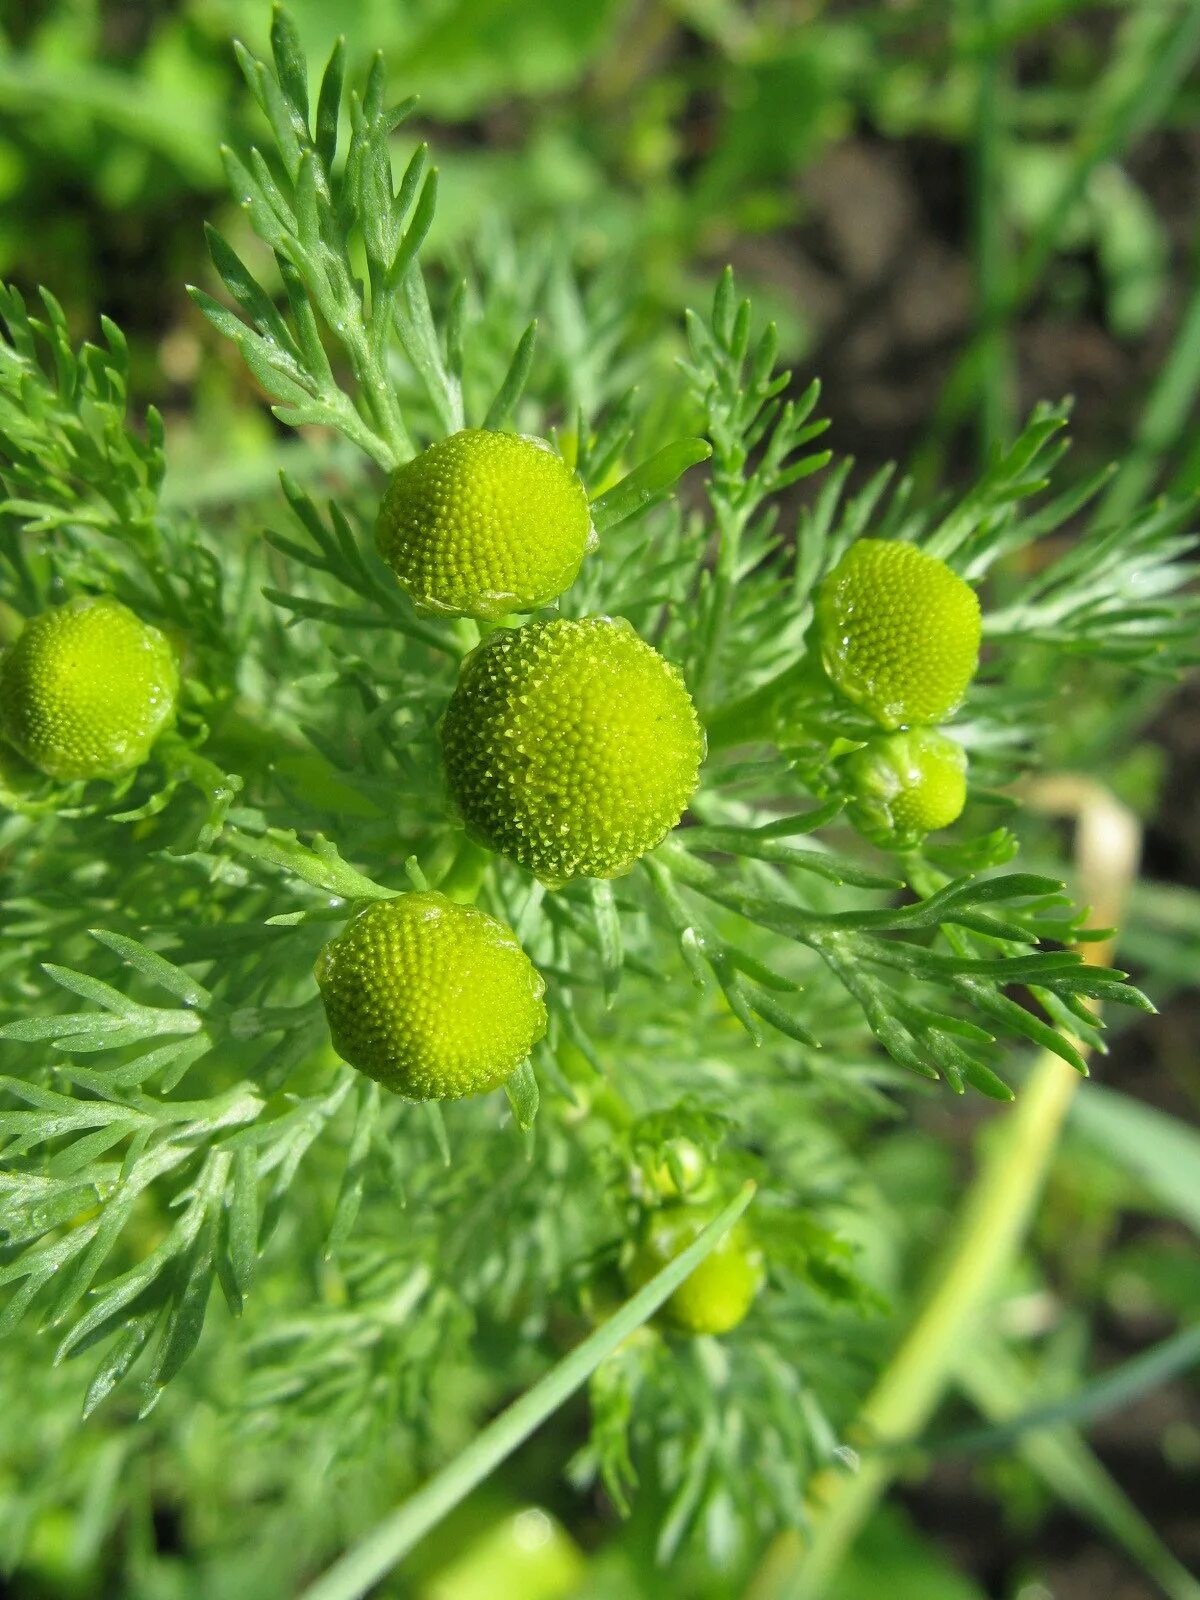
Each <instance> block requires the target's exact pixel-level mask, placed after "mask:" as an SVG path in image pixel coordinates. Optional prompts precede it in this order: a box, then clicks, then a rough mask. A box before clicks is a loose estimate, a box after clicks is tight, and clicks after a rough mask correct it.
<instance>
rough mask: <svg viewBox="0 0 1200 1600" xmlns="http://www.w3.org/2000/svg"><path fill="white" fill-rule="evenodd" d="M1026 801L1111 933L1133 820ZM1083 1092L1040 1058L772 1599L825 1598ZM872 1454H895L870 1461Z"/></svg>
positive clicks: (958, 1351) (979, 1308) (1078, 787)
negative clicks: (855, 1462)
mask: <svg viewBox="0 0 1200 1600" xmlns="http://www.w3.org/2000/svg"><path fill="white" fill-rule="evenodd" d="M1028 798H1029V800H1030V802H1031V803H1032V804H1034V805H1036V806H1037V807H1038V808H1039V809H1040V810H1043V811H1046V812H1048V813H1051V814H1056V815H1066V816H1070V817H1073V818H1074V819H1075V820H1076V822H1077V830H1076V858H1077V862H1078V868H1079V877H1080V880H1081V884H1082V888H1083V894H1084V898H1085V899H1087V900H1090V902H1091V903H1092V906H1093V909H1094V912H1095V914H1096V916H1097V918H1098V920H1099V922H1100V925H1101V926H1112V925H1113V924H1115V923H1116V922H1117V921H1118V920H1119V916H1120V911H1121V908H1122V905H1123V903H1124V900H1125V897H1126V895H1127V893H1128V890H1129V887H1130V885H1131V883H1132V882H1133V880H1134V878H1135V876H1136V873H1137V858H1138V845H1139V838H1140V835H1139V830H1138V826H1137V822H1136V820H1135V819H1134V818H1133V817H1131V816H1130V815H1129V813H1127V812H1126V811H1125V810H1124V808H1123V807H1121V806H1119V805H1118V804H1117V802H1115V801H1114V800H1113V799H1112V797H1111V796H1110V795H1109V794H1108V793H1107V791H1105V790H1103V789H1101V788H1100V787H1099V786H1097V785H1095V784H1092V783H1091V782H1089V781H1088V780H1086V779H1080V778H1077V777H1075V776H1074V775H1072V774H1060V775H1054V776H1049V777H1047V778H1045V779H1042V780H1040V782H1039V784H1038V785H1035V786H1032V787H1031V789H1030V791H1029V796H1028ZM1110 955H1111V941H1105V942H1103V943H1098V944H1086V945H1084V946H1083V956H1084V959H1085V960H1086V961H1088V962H1090V963H1094V964H1099V965H1103V964H1105V963H1106V962H1107V961H1108V959H1109V957H1110ZM1081 1049H1082V1047H1081ZM1085 1053H1086V1052H1085ZM1079 1082H1080V1079H1079V1077H1078V1075H1077V1074H1076V1073H1075V1072H1074V1071H1073V1070H1072V1069H1071V1068H1070V1067H1068V1066H1067V1065H1066V1063H1065V1062H1063V1061H1061V1060H1060V1059H1059V1058H1058V1057H1057V1056H1056V1055H1053V1054H1051V1053H1050V1052H1048V1051H1045V1052H1042V1054H1040V1055H1039V1057H1038V1059H1037V1062H1036V1065H1035V1067H1034V1070H1033V1072H1032V1073H1031V1075H1030V1077H1029V1079H1028V1080H1027V1082H1026V1084H1025V1086H1024V1088H1023V1089H1022V1091H1021V1095H1020V1097H1019V1099H1018V1101H1017V1103H1016V1105H1015V1107H1014V1108H1013V1109H1012V1110H1011V1111H1009V1112H1008V1113H1006V1114H1005V1119H1004V1122H1003V1124H1002V1126H1001V1128H1000V1129H999V1130H998V1131H999V1135H1000V1136H999V1137H998V1138H997V1139H996V1140H995V1141H994V1142H993V1143H992V1144H991V1145H990V1147H989V1149H988V1151H987V1154H986V1155H985V1157H984V1160H983V1163H982V1166H981V1168H980V1171H979V1173H978V1175H977V1177H976V1179H975V1181H974V1183H973V1184H972V1187H971V1189H970V1191H969V1193H968V1195H967V1197H966V1200H965V1202H964V1204H963V1208H962V1211H961V1212H960V1214H959V1220H958V1223H957V1226H956V1229H955V1232H954V1236H953V1238H952V1241H951V1243H950V1245H949V1248H948V1250H947V1252H946V1254H945V1256H944V1258H943V1261H942V1264H941V1267H940V1270H939V1271H938V1272H937V1273H936V1274H935V1277H934V1281H933V1287H932V1290H931V1292H930V1294H929V1296H928V1298H927V1300H926V1301H925V1304H924V1306H923V1308H922V1310H921V1311H920V1312H919V1314H918V1316H917V1317H916V1320H915V1321H914V1322H913V1324H912V1325H911V1327H910V1328H909V1330H908V1333H907V1334H906V1336H905V1338H904V1339H903V1341H902V1342H901V1345H900V1348H899V1349H898V1350H897V1351H896V1353H895V1355H894V1356H893V1357H892V1359H891V1361H890V1362H889V1364H888V1366H887V1368H886V1370H885V1371H884V1373H883V1375H882V1376H881V1377H880V1379H879V1381H878V1383H877V1384H876V1386H875V1389H874V1390H873V1392H872V1393H871V1395H870V1396H869V1397H868V1399H867V1401H866V1403H865V1404H864V1406H863V1408H862V1411H861V1412H860V1414H859V1419H858V1430H859V1432H860V1434H861V1444H862V1447H863V1449H864V1457H863V1460H862V1464H861V1466H860V1468H859V1470H858V1472H857V1473H856V1474H855V1475H854V1476H853V1477H847V1476H846V1475H845V1474H844V1473H842V1472H834V1471H832V1470H831V1471H827V1472H826V1473H824V1474H822V1475H821V1476H820V1477H819V1478H818V1479H817V1480H816V1482H815V1483H814V1486H813V1489H812V1493H811V1501H812V1519H813V1523H814V1532H813V1534H812V1537H811V1539H810V1540H809V1541H808V1544H807V1547H806V1548H805V1549H804V1551H803V1553H802V1555H801V1557H800V1560H799V1563H798V1564H797V1565H796V1566H795V1567H794V1568H793V1569H792V1570H791V1572H790V1573H789V1575H788V1576H787V1577H786V1578H785V1579H784V1580H783V1582H782V1583H781V1584H780V1585H779V1586H778V1588H777V1589H776V1591H775V1594H776V1600H821V1597H822V1596H824V1595H826V1594H827V1593H828V1590H829V1583H830V1580H831V1578H832V1577H833V1575H834V1574H835V1573H836V1572H837V1570H838V1567H839V1566H840V1565H841V1562H842V1560H843V1558H844V1556H845V1555H846V1553H847V1551H848V1550H849V1549H850V1547H851V1545H852V1544H853V1543H854V1540H855V1538H856V1537H857V1535H858V1533H859V1531H860V1529H861V1528H862V1526H863V1524H864V1523H865V1522H866V1521H867V1519H868V1517H869V1516H870V1515H871V1513H872V1511H873V1510H874V1509H875V1506H876V1504H877V1502H878V1501H879V1499H880V1498H881V1496H882V1495H883V1494H884V1492H885V1491H886V1489H887V1487H888V1485H889V1484H890V1483H891V1481H892V1479H893V1477H894V1476H895V1474H896V1472H897V1470H898V1469H899V1466H900V1464H901V1462H902V1459H903V1453H902V1452H900V1451H897V1450H896V1449H895V1448H894V1447H895V1446H896V1445H898V1444H904V1443H908V1442H911V1441H912V1440H914V1439H915V1438H917V1437H918V1436H919V1435H920V1433H921V1432H922V1431H923V1429H924V1427H925V1425H926V1424H927V1422H928V1421H929V1418H930V1417H931V1416H932V1414H933V1411H934V1409H935V1407H936V1406H937V1404H938V1402H939V1400H940V1399H941V1396H942V1394H943V1392H944V1391H945V1389H946V1387H947V1386H948V1384H949V1383H950V1381H951V1380H952V1378H953V1376H954V1374H955V1372H956V1370H957V1368H958V1365H959V1362H960V1361H961V1359H962V1351H963V1348H964V1345H965V1342H966V1341H967V1340H968V1339H969V1337H970V1334H971V1330H972V1328H973V1326H974V1324H975V1323H976V1321H977V1319H978V1318H979V1317H980V1316H981V1315H982V1314H983V1312H984V1311H985V1309H986V1308H987V1306H988V1304H989V1303H990V1301H991V1300H992V1298H993V1296H994V1295H995V1292H996V1286H997V1284H998V1282H999V1281H1000V1279H1001V1278H1002V1276H1003V1275H1004V1273H1005V1272H1006V1271H1007V1270H1008V1267H1009V1265H1010V1263H1011V1262H1012V1260H1013V1258H1014V1257H1015V1255H1016V1253H1017V1250H1018V1248H1019V1246H1020V1243H1021V1241H1022V1239H1023V1238H1024V1235H1025V1232H1026V1229H1027V1227H1028V1224H1029V1220H1030V1218H1031V1216H1032V1214H1033V1210H1034V1206H1035V1205H1036V1203H1037V1199H1038V1196H1039V1194H1040V1192H1041V1189H1042V1185H1043V1183H1044V1181H1045V1178H1046V1174H1047V1172H1048V1170H1049V1168H1050V1164H1051V1161H1052V1159H1053V1156H1054V1150H1055V1147H1056V1144H1057V1141H1058V1135H1059V1132H1060V1130H1061V1128H1062V1124H1063V1119H1064V1117H1065V1115H1066V1112H1067V1109H1068V1107H1069V1105H1070V1103H1071V1097H1072V1095H1073V1094H1074V1092H1075V1089H1076V1086H1077V1085H1078V1083H1079ZM876 1444H878V1445H887V1446H890V1447H893V1448H890V1449H886V1450H882V1449H881V1450H879V1451H877V1452H876V1453H871V1446H872V1445H876Z"/></svg>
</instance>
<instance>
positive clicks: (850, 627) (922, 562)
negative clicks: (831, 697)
mask: <svg viewBox="0 0 1200 1600" xmlns="http://www.w3.org/2000/svg"><path fill="white" fill-rule="evenodd" d="M816 613H817V636H818V641H819V644H820V649H821V660H822V662H823V664H824V667H825V671H826V672H827V673H828V675H829V677H830V678H831V679H832V681H833V682H834V684H835V685H836V686H837V687H838V688H839V689H840V690H841V691H842V693H843V694H844V695H846V696H847V698H848V699H850V700H853V701H854V702H855V704H856V705H859V706H861V707H862V708H863V710H864V711H866V712H867V713H868V714H869V715H870V716H872V717H874V719H875V721H876V722H878V723H880V724H881V726H883V727H885V728H902V727H907V726H910V725H913V724H917V725H920V724H927V723H932V722H941V721H942V720H943V719H944V718H945V717H947V716H949V715H950V713H951V712H952V711H954V710H955V708H956V707H957V706H958V705H959V703H960V702H961V700H962V697H963V695H964V694H965V693H966V691H967V685H968V684H969V683H970V681H971V679H972V677H973V676H974V674H975V669H976V667H977V666H978V665H979V636H980V627H981V623H980V615H979V601H978V599H977V598H976V596H975V591H974V590H973V589H972V588H971V587H970V585H969V584H966V583H964V582H963V580H962V579H961V578H960V577H959V576H958V574H957V573H954V572H951V570H950V568H949V567H948V566H947V565H946V563H945V562H944V561H939V560H938V558H937V557H936V556H930V555H926V553H925V552H924V551H923V550H918V549H917V548H916V546H915V545H911V544H901V543H899V542H897V541H893V540H886V539H860V540H859V541H858V543H857V544H853V545H851V547H850V549H849V550H848V551H847V552H846V554H845V555H844V556H843V557H842V559H841V561H839V562H838V564H837V566H836V567H834V569H833V571H832V572H830V573H829V574H828V576H827V577H826V578H825V579H824V581H823V582H822V584H821V587H820V589H819V590H818V591H817V604H816Z"/></svg>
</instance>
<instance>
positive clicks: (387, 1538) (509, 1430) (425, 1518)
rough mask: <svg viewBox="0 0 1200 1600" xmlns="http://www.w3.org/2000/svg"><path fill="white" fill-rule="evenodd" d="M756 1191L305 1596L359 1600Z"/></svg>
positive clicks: (694, 1262) (668, 1289) (645, 1312)
mask: <svg viewBox="0 0 1200 1600" xmlns="http://www.w3.org/2000/svg"><path fill="white" fill-rule="evenodd" d="M753 1198H754V1185H753V1184H752V1183H748V1184H746V1185H745V1186H744V1187H743V1188H742V1190H741V1191H740V1193H739V1194H738V1195H737V1197H736V1198H735V1199H734V1200H731V1201H730V1203H729V1204H728V1205H727V1206H726V1207H725V1209H724V1210H723V1211H722V1212H721V1213H720V1215H719V1216H717V1217H714V1218H713V1220H712V1221H711V1222H710V1223H709V1224H708V1226H707V1227H706V1228H705V1229H704V1231H703V1232H702V1233H700V1234H698V1235H697V1237H696V1239H695V1240H694V1241H693V1243H692V1244H690V1245H689V1246H688V1248H687V1249H686V1250H685V1251H684V1252H683V1254H682V1255H679V1256H676V1258H675V1259H674V1261H672V1262H670V1263H669V1264H668V1265H667V1266H666V1267H664V1268H663V1270H662V1271H661V1272H660V1273H659V1274H658V1276H657V1277H656V1278H652V1279H651V1280H650V1282H649V1283H648V1284H646V1285H645V1287H644V1288H642V1289H639V1290H638V1292H637V1294H635V1295H634V1296H633V1298H632V1299H631V1300H627V1301H626V1302H625V1304H624V1305H623V1306H622V1307H621V1309H620V1310H619V1311H618V1312H617V1313H616V1314H615V1315H614V1316H612V1317H610V1318H609V1320H608V1321H607V1322H606V1323H604V1324H603V1325H602V1326H601V1327H599V1328H597V1329H596V1331H595V1332H594V1333H592V1334H590V1335H589V1337H588V1338H586V1339H585V1340H584V1341H583V1343H582V1344H581V1345H578V1346H577V1347H576V1348H575V1349H574V1350H572V1351H571V1353H570V1355H568V1356H566V1357H565V1358H564V1359H563V1360H562V1361H560V1362H559V1363H558V1365H557V1366H556V1367H554V1368H553V1369H552V1370H551V1371H550V1372H548V1373H547V1374H546V1376H545V1377H544V1378H542V1379H541V1380H540V1382H538V1383H535V1384H534V1386H533V1388H532V1389H530V1390H528V1391H527V1392H526V1393H525V1394H523V1395H522V1396H521V1398H520V1399H519V1400H516V1401H514V1402H513V1404H512V1405H511V1406H509V1407H508V1409H507V1410H506V1411H502V1412H501V1413H500V1415H499V1416H498V1417H497V1418H496V1419H495V1421H494V1422H491V1423H489V1425H488V1426H487V1427H486V1428H484V1429H483V1431H482V1432H481V1433H480V1434H478V1435H477V1436H476V1437H475V1438H474V1439H473V1440H472V1441H471V1443H470V1444H469V1445H468V1446H467V1447H466V1449H465V1450H463V1451H460V1453H459V1454H458V1455H457V1456H456V1457H455V1459H454V1460H453V1461H452V1462H451V1463H450V1465H449V1466H447V1467H445V1468H444V1469H443V1470H442V1471H441V1472H439V1473H437V1474H436V1475H435V1476H434V1477H432V1478H431V1479H430V1480H429V1482H428V1483H427V1484H426V1485H425V1486H424V1488H422V1489H419V1490H418V1491H417V1493H416V1494H414V1495H413V1496H412V1497H411V1499H409V1500H407V1501H406V1502H405V1503H404V1505H402V1506H400V1508H399V1509H398V1510H396V1511H394V1512H393V1513H392V1514H391V1515H390V1516H389V1517H386V1518H385V1519H384V1520H383V1521H382V1522H381V1523H380V1524H379V1525H378V1526H377V1527H376V1528H375V1529H374V1530H373V1531H372V1532H371V1533H369V1534H368V1535H367V1537H366V1538H365V1539H363V1540H362V1541H361V1543H360V1544H358V1545H356V1546H355V1547H354V1549H353V1550H351V1551H349V1552H348V1553H347V1554H346V1555H344V1556H343V1557H342V1558H341V1559H340V1560H339V1561H336V1562H335V1563H334V1565H333V1566H332V1567H330V1569H329V1570H328V1572H326V1573H325V1574H324V1576H323V1577H321V1578H318V1579H317V1581H316V1582H315V1583H314V1584H312V1585H310V1587H309V1588H307V1589H305V1590H304V1592H303V1594H302V1595H301V1597H300V1600H359V1597H360V1596H362V1595H364V1594H366V1593H367V1591H368V1590H369V1589H370V1588H371V1587H372V1585H374V1584H376V1583H378V1582H379V1580H380V1579H381V1578H383V1577H385V1576H386V1574H387V1573H389V1572H391V1571H392V1569H393V1568H394V1567H395V1566H396V1564H397V1563H398V1562H399V1561H401V1560H402V1559H403V1558H404V1557H405V1556H406V1555H407V1554H408V1552H409V1551H410V1550H411V1549H412V1548H413V1546H414V1545H415V1544H416V1543H417V1542H418V1540H420V1539H422V1538H423V1537H424V1536H425V1534H427V1533H428V1532H429V1530H430V1529H431V1528H433V1527H436V1525H437V1524H438V1523H439V1522H440V1521H441V1520H442V1518H443V1517H444V1516H446V1515H447V1514H448V1513H449V1512H450V1511H452V1510H453V1509H454V1507H455V1506H456V1505H458V1504H459V1502H460V1501H461V1500H463V1499H464V1498H465V1497H466V1496H467V1495H468V1494H469V1493H470V1492H471V1490H472V1489H474V1488H475V1487H476V1486H477V1485H478V1484H480V1483H482V1482H483V1480H484V1479H485V1478H486V1477H487V1476H488V1474H489V1473H490V1472H492V1471H494V1470H495V1468H496V1467H498V1466H499V1465H500V1463H501V1462H502V1461H504V1460H505V1459H506V1458H507V1457H508V1456H510V1455H511V1454H512V1453H513V1451H514V1450H516V1449H517V1448H518V1446H519V1445H521V1444H523V1443H524V1441H525V1440H526V1439H527V1438H528V1437H529V1436H530V1434H531V1433H533V1432H534V1431H535V1430H536V1429H537V1428H539V1427H540V1426H541V1425H542V1423H543V1422H545V1420H546V1419H547V1417H549V1416H551V1415H552V1413H553V1412H555V1411H557V1410H558V1408H559V1406H561V1405H562V1404H563V1402H564V1401H565V1400H568V1399H569V1398H570V1397H571V1395H573V1394H574V1393H575V1391H576V1390H577V1389H579V1388H581V1387H582V1386H583V1384H585V1383H586V1382H587V1380H588V1378H590V1377H591V1375H592V1373H593V1372H595V1370H596V1368H597V1367H598V1366H599V1365H600V1363H601V1362H602V1361H603V1360H604V1359H605V1358H606V1357H607V1356H609V1355H611V1354H612V1352H613V1351H614V1350H615V1349H616V1348H617V1346H618V1345H620V1344H622V1343H623V1342H624V1340H626V1339H627V1338H628V1337H629V1335H630V1334H631V1333H635V1332H636V1331H637V1329H638V1328H640V1327H641V1326H642V1324H643V1323H645V1322H648V1321H649V1319H650V1318H651V1317H652V1316H653V1315H654V1313H655V1312H656V1311H657V1310H658V1308H659V1307H660V1306H661V1305H662V1304H663V1302H664V1301H665V1300H666V1299H667V1298H668V1297H669V1296H670V1295H671V1294H672V1293H673V1292H674V1291H675V1289H677V1288H678V1287H679V1285H680V1284H681V1283H682V1282H683V1280H684V1279H685V1278H686V1277H687V1276H688V1275H689V1273H691V1272H692V1271H693V1269H694V1268H695V1267H697V1266H699V1264H700V1262H701V1261H703V1260H704V1258H705V1256H707V1255H708V1254H709V1252H710V1251H711V1250H713V1249H714V1248H715V1247H716V1245H717V1244H719V1243H720V1241H721V1239H722V1238H723V1237H724V1236H725V1234H726V1233H728V1231H729V1229H730V1228H731V1227H732V1226H733V1224H734V1223H735V1222H736V1221H737V1219H738V1218H739V1217H740V1216H741V1214H742V1212H743V1211H745V1209H746V1207H747V1206H748V1205H749V1204H750V1201H751V1200H752V1199H753Z"/></svg>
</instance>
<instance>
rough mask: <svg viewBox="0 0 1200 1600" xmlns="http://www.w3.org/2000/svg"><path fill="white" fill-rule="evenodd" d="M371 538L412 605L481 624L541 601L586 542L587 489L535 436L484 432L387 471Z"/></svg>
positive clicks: (571, 574) (443, 443)
mask: <svg viewBox="0 0 1200 1600" xmlns="http://www.w3.org/2000/svg"><path fill="white" fill-rule="evenodd" d="M375 537H376V542H377V543H378V546H379V552H380V554H381V555H382V556H383V559H384V560H385V561H386V562H387V564H388V566H390V567H391V569H392V571H393V572H394V573H395V574H396V576H397V578H398V579H399V580H400V583H401V585H402V586H403V587H404V588H405V589H406V590H407V591H408V593H409V594H410V595H411V596H412V598H413V599H414V600H415V601H417V603H418V604H419V605H422V606H426V607H428V608H429V609H430V610H434V611H443V612H447V613H450V614H451V615H454V616H465V617H483V618H495V617H502V616H505V615H506V614H507V613H508V612H510V611H534V610H536V609H537V608H538V607H539V606H544V605H548V604H549V602H550V601H551V600H553V599H555V598H556V597H557V596H558V595H560V594H562V592H563V590H564V589H567V588H569V587H570V586H571V584H572V583H574V581H575V578H576V575H577V574H578V572H579V568H580V565H581V563H582V561H583V558H584V556H585V555H586V554H587V552H588V550H589V549H590V548H591V547H592V545H593V543H594V542H595V533H594V530H593V528H592V517H591V511H590V510H589V507H588V497H587V491H586V490H585V489H584V487H583V484H582V483H581V482H580V480H579V478H578V477H577V476H576V474H575V473H574V472H573V471H572V470H571V468H570V467H569V466H567V464H566V462H565V461H563V459H562V457H561V456H559V455H557V454H556V453H555V452H554V451H553V450H552V449H551V448H550V446H549V445H548V444H546V443H544V442H543V441H542V440H541V439H534V438H530V437H529V436H528V435H526V434H520V433H492V432H489V431H488V430H487V429H484V428H466V429H464V430H463V431H462V432H461V433H456V434H453V435H452V436H451V437H450V438H449V439H442V440H439V441H438V443H437V444H432V445H430V446H429V448H428V449H427V450H423V451H422V452H421V454H420V455H419V456H417V457H416V458H415V459H414V460H412V461H409V462H407V463H406V464H405V465H404V466H402V467H400V468H399V469H398V471H396V472H395V473H393V475H392V480H391V482H390V483H389V484H388V487H387V491H386V493H385V494H384V497H383V503H382V505H381V506H380V508H379V517H378V520H377V522H376V524H375Z"/></svg>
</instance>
